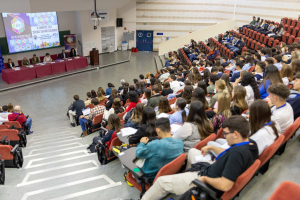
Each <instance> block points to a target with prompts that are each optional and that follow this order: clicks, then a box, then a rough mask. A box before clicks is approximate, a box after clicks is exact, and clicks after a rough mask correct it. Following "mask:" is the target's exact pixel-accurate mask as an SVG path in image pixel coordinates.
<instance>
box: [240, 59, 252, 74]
mask: <svg viewBox="0 0 300 200" xmlns="http://www.w3.org/2000/svg"><path fill="white" fill-rule="evenodd" d="M245 63H246V64H245V65H244V66H243V68H242V70H245V71H248V70H249V69H250V68H251V67H252V66H254V59H253V57H252V56H247V57H246V59H245Z"/></svg>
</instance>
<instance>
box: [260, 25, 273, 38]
mask: <svg viewBox="0 0 300 200" xmlns="http://www.w3.org/2000/svg"><path fill="white" fill-rule="evenodd" d="M274 29H275V25H274V22H270V25H269V26H268V28H267V30H266V31H261V32H260V33H261V34H264V35H268V34H270V33H271V32H272V31H273V30H274Z"/></svg>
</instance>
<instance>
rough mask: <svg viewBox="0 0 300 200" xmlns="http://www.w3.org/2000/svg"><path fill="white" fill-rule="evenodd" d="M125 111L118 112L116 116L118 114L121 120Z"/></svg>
mask: <svg viewBox="0 0 300 200" xmlns="http://www.w3.org/2000/svg"><path fill="white" fill-rule="evenodd" d="M125 113H126V112H125V111H124V112H122V113H119V114H118V116H119V118H120V120H122V119H123V116H124V115H125Z"/></svg>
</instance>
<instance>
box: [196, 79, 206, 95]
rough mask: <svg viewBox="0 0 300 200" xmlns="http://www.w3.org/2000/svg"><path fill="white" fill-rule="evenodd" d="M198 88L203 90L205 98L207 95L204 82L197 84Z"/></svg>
mask: <svg viewBox="0 0 300 200" xmlns="http://www.w3.org/2000/svg"><path fill="white" fill-rule="evenodd" d="M198 88H202V89H203V90H204V94H205V96H206V95H207V85H206V83H205V82H204V81H199V82H198Z"/></svg>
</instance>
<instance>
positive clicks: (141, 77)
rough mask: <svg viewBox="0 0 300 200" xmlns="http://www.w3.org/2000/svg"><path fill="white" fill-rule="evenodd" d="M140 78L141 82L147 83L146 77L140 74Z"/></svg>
mask: <svg viewBox="0 0 300 200" xmlns="http://www.w3.org/2000/svg"><path fill="white" fill-rule="evenodd" d="M139 77H140V80H139V82H142V83H145V77H144V75H143V74H140V75H139Z"/></svg>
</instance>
